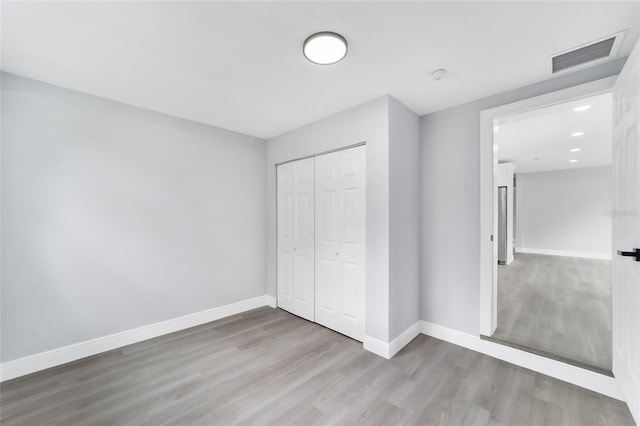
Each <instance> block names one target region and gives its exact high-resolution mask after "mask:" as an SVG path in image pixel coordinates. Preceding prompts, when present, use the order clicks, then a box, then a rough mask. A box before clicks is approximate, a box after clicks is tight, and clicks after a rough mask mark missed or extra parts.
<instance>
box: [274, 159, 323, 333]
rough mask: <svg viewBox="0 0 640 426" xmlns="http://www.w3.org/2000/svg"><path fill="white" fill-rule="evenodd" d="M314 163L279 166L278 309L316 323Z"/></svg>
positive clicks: (307, 161) (308, 160) (309, 161)
mask: <svg viewBox="0 0 640 426" xmlns="http://www.w3.org/2000/svg"><path fill="white" fill-rule="evenodd" d="M314 179H315V173H314V160H313V158H310V159H306V160H300V161H296V162H292V163H287V164H283V165H281V166H278V172H277V180H278V207H277V208H278V270H277V275H278V306H279V307H281V308H282V309H284V310H287V311H289V312H291V313H293V314H296V315H298V316H301V317H303V318H305V319H308V320H311V321H314V309H315V304H314V267H315V265H314V252H315V245H314V232H315V230H314V220H313V216H314V186H315V184H314Z"/></svg>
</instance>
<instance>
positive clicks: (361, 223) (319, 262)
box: [315, 146, 366, 341]
mask: <svg viewBox="0 0 640 426" xmlns="http://www.w3.org/2000/svg"><path fill="white" fill-rule="evenodd" d="M365 174H366V170H365V147H364V146H361V147H357V148H351V149H347V150H344V151H338V152H334V153H331V154H326V155H321V156H319V157H316V298H315V300H316V322H317V323H318V324H322V325H324V326H326V327H329V328H331V329H333V330H336V331H338V332H340V333H342V334H345V335H347V336H349V337H351V338H353V339H356V340H359V341H362V340H363V338H364V307H365V207H366V206H365V182H366V176H365Z"/></svg>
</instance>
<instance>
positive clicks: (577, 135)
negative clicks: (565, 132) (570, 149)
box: [571, 132, 584, 138]
mask: <svg viewBox="0 0 640 426" xmlns="http://www.w3.org/2000/svg"><path fill="white" fill-rule="evenodd" d="M583 135H584V132H573V133H571V136H573V137H574V138H577V137H579V136H583Z"/></svg>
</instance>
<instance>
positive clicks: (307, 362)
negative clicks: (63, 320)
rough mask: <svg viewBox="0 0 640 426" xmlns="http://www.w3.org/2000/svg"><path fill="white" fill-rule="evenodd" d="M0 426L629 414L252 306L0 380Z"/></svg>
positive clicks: (495, 364) (574, 419)
mask: <svg viewBox="0 0 640 426" xmlns="http://www.w3.org/2000/svg"><path fill="white" fill-rule="evenodd" d="M0 391H1V393H0V408H1V416H2V417H1V422H2V424H3V425H7V426H8V425H30V426H31V425H39V424H47V425H48V424H60V425H103V424H115V425H163V424H181V425H187V424H194V425H213V424H276V425H281V424H294V425H308V424H336V423H340V424H356V423H357V424H372V425H373V424H443V425H458V424H460V425H462V424H465V425H471V424H473V425H484V424H492V425H495V424H503V425H554V424H566V425H591V424H593V425H596V424H597V425H616V426H619V425H632V424H633V421H632V419H631V416H630V413H629V411H628V409H627V407H626V405H625V404H624V403H622V402H620V401H616V400H613V399H610V398H607V397H604V396H601V395H598V394H596V393H593V392H590V391H587V390H584V389H581V388H578V387H575V386H573V385H570V384H567V383H564V382H561V381H558V380H555V379H552V378H549V377H547V376H543V375H541V374H537V373H533V372H531V371H528V370H525V369H523V368H520V367H516V366H513V365H510V364H507V363H505V362H502V361H498V360H496V359H493V358H490V357H487V356H485V355H482V354H479V353H476V352H473V351H470V350H467V349H464V348H461V347H458V346H455V345H452V344H449V343H446V342H443V341H440V340H437V339H434V338H430V337H426V336H419V337H417V338H416V339H414V340H413V342H411V343H410V344H409V345H408V346H407V347H406V348H404V349H403V350H402V351H401V352H400V353H399V354H398V355H396V356H395V357H394V358H393V359H391V360H385V359H383V358H380V357H378V356H376V355H373V354H371V353H369V352H366V351H364V350H363V349H362V344H361V343H359V342H356V341H354V340H351V339H349V338H347V337H344V336H342V335H340V334H338V333H335V332H332V331H330V330H328V329H326V328H323V327H321V326H319V325H317V324H313V323H310V322H307V321H305V320H303V319H300V318H297V317H295V316H293V315H290V314H288V313H286V312H284V311H282V310H278V309H271V308H260V309H257V310H254V311H251V312H248V313H245V314H241V315H236V316H233V317H229V318H226V319H223V320H220V321H216V322H213V323H210V324H206V325H203V326H200V327H196V328H193V329H189V330H185V331H182V332H178V333H174V334H171V335H168V336H163V337H159V338H157V339H153V340H149V341H146V342H142V343H138V344H135V345H131V346H128V347H126V348H122V349H118V350H113V351H111V352H108V353H105V354H102V355H98V356H94V357H90V358H87V359H84V360H80V361H76V362H73V363H70V364H67V365H64V366H60V367H56V368H53V369H50V370H47V371H43V372H40V373H36V374H33V375H31V376H27V377H23V378H19V379H15V380H12V381H9V382H6V383H3V384H2V386H1V387H0Z"/></svg>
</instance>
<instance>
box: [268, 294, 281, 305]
mask: <svg viewBox="0 0 640 426" xmlns="http://www.w3.org/2000/svg"><path fill="white" fill-rule="evenodd" d="M265 297H266V298H267V306H271V307H272V308H277V307H278V299H276V298H275V297H273V296H269V295H268V294H267V295H266V296H265Z"/></svg>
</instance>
